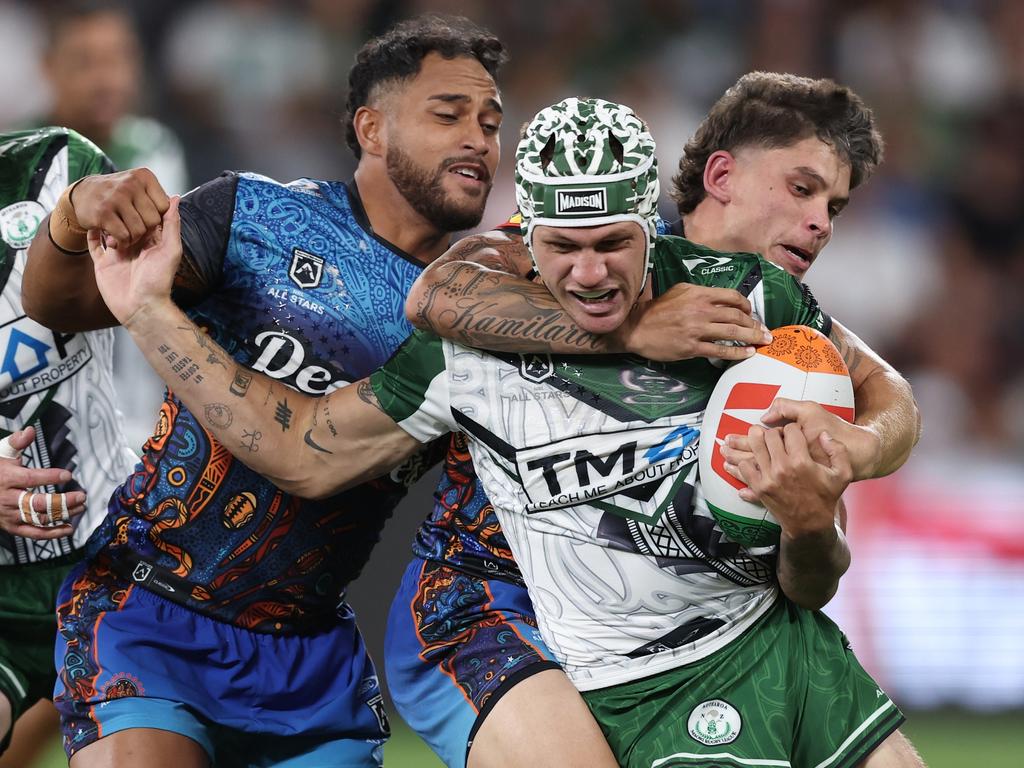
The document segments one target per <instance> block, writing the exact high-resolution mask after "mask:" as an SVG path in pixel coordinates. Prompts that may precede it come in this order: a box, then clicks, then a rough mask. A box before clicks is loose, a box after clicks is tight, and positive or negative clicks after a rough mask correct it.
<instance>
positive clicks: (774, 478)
mask: <svg viewBox="0 0 1024 768" xmlns="http://www.w3.org/2000/svg"><path fill="white" fill-rule="evenodd" d="M749 440H750V448H751V451H750V454H749V456H747V457H744V458H743V459H742V460H741V461H740V462H739V464H738V465H733V464H732V463H731V462H730V463H729V464H727V465H726V466H727V468H729V471H730V472H732V471H733V470H735V472H734V474H737V476H739V477H741V478H742V479H743V481H744V482H746V483H747V485H748V486H749V488H747V489H744V490H742V491H740V496H741V497H743V498H745V499H747V500H750V498H751V497H753V496H757V497H758V498H759V499H760V500H761V502H762V503H763V504H764V505H765V506H766V507H767V508H768V510H769V511H770V512H771V513H772V515H773V516H774V517H775V519H776V520H777V521H778V523H779V525H780V526H781V528H782V534H781V536H780V539H779V561H778V567H777V574H778V579H779V586H780V587H781V588H782V591H783V592H784V593H785V594H786V596H787V597H788V598H789V599H790V600H792V601H793V602H795V603H797V604H798V605H800V606H802V607H804V608H812V609H814V608H820V607H822V606H823V605H825V604H826V603H827V602H828V601H829V600H831V599H832V596H833V595H834V594H835V592H836V589H837V588H838V586H839V579H840V578H841V577H842V575H843V574H844V573H845V572H846V570H847V568H849V566H850V549H849V547H848V546H847V543H846V536H845V534H844V529H845V524H846V507H845V506H844V505H843V502H842V494H843V491H844V490H845V489H846V487H847V485H849V483H850V480H851V478H852V474H853V473H852V468H851V466H850V461H849V452H848V450H847V448H846V446H845V445H843V444H842V443H841V442H839V441H838V440H834V439H826V438H825V437H824V436H822V437H819V438H818V439H817V440H816V441H815V442H816V443H817V444H818V445H819V447H820V449H821V454H822V456H823V459H822V460H820V461H815V460H814V459H813V458H812V457H811V451H810V449H809V446H808V445H807V440H806V438H805V436H804V433H803V430H802V429H801V428H800V426H799V425H797V424H789V425H787V426H785V427H783V428H781V429H768V430H766V429H764V428H762V427H756V426H755V427H753V428H752V429H751V430H750V432H749Z"/></svg>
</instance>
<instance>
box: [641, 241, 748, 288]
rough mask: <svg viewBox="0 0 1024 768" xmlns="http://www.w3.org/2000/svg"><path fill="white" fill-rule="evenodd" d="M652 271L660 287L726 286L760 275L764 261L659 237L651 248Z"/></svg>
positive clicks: (732, 252) (743, 253) (693, 243)
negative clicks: (657, 278)
mask: <svg viewBox="0 0 1024 768" xmlns="http://www.w3.org/2000/svg"><path fill="white" fill-rule="evenodd" d="M653 261H654V264H653V266H654V269H655V272H656V273H658V274H659V277H660V278H661V282H662V283H663V284H669V285H671V284H674V283H678V282H688V283H695V284H698V285H713V286H728V287H732V285H733V284H735V283H737V282H741V281H743V280H746V279H748V278H749V276H750V275H751V274H756V275H760V273H761V272H762V271H763V268H762V265H763V264H767V263H768V262H766V261H764V260H763V259H762V258H761V257H760V256H758V255H757V254H756V253H745V252H742V251H716V250H715V249H713V248H708V247H707V246H705V245H701V244H699V243H695V242H693V241H692V240H687V239H686V238H684V237H678V236H676V235H659V236H658V237H657V238H656V239H655V245H654V258H653Z"/></svg>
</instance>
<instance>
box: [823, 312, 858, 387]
mask: <svg viewBox="0 0 1024 768" xmlns="http://www.w3.org/2000/svg"><path fill="white" fill-rule="evenodd" d="M828 337H829V340H831V342H832V343H833V344H835V345H836V349H838V350H839V354H840V355H842V357H843V362H845V363H846V367H847V369H848V370H849V371H850V375H851V376H853V375H854V372H855V371H856V370H857V369H858V368H859V367H860V364H861V362H863V355H862V354H861V351H860V350H859V349H858V348H857V346H856V345H855V344H851V343H850V340H849V339H848V338H847V337H846V334H844V333H842V332H840V331H839V330H838V328H837V326H835V325H833V326H832V331H831V332H830V333H829V336H828Z"/></svg>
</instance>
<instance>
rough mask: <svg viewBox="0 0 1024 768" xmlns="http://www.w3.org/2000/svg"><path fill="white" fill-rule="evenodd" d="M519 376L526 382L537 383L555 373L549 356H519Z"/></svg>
mask: <svg viewBox="0 0 1024 768" xmlns="http://www.w3.org/2000/svg"><path fill="white" fill-rule="evenodd" d="M519 360H520V362H519V374H520V375H521V376H522V377H523V378H524V379H526V380H527V381H532V382H534V383H538V382H541V381H544V379H547V378H549V377H550V376H551V375H552V374H554V372H555V364H554V363H553V362H552V361H551V355H532V354H531V355H520V356H519Z"/></svg>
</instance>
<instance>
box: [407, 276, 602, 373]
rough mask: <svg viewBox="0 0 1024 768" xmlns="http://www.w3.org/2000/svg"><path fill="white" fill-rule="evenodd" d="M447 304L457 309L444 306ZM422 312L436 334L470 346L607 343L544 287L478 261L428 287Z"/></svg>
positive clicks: (589, 348)
mask: <svg viewBox="0 0 1024 768" xmlns="http://www.w3.org/2000/svg"><path fill="white" fill-rule="evenodd" d="M442 300H443V301H442ZM442 303H443V304H444V305H445V306H449V305H453V306H454V308H453V309H444V310H438V309H437V306H438V305H440V304H442ZM416 311H417V314H418V316H419V317H420V318H422V319H423V321H424V322H425V323H426V324H427V325H429V327H430V328H431V329H432V330H433V331H434V332H435V333H437V334H438V335H441V336H446V337H448V338H451V339H453V340H455V341H458V342H459V343H461V344H465V345H467V346H486V347H494V348H499V349H502V350H504V351H508V352H530V351H536V350H537V345H538V343H544V344H550V345H555V344H561V345H565V347H567V348H568V349H571V350H573V351H575V352H578V353H582V354H587V353H596V352H603V351H605V346H606V345H605V341H604V339H603V338H602V337H600V336H597V335H595V334H592V333H588V332H586V331H584V330H582V329H580V328H579V327H578V326H577V325H576V324H575V323H574V322H573V320H572V318H571V317H570V316H569V314H568V313H567V312H566V311H565V310H564V309H563V308H562V307H561V305H559V304H558V302H557V301H555V299H554V297H553V296H552V295H551V294H550V293H549V292H548V290H547V289H546V288H545V287H544V286H542V285H535V284H533V283H528V282H526V281H524V280H522V279H520V278H514V277H509V276H507V275H501V274H498V273H495V272H481V271H480V270H479V269H478V268H477V267H476V265H472V264H462V265H455V266H453V267H452V268H451V271H450V274H449V275H448V276H447V277H446V278H445V279H444V280H441V281H440V282H438V283H436V284H434V285H432V286H430V287H429V288H428V289H427V291H426V295H425V296H424V298H423V300H422V301H421V302H420V305H419V306H418V307H417V310H416ZM428 317H432V319H428Z"/></svg>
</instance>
